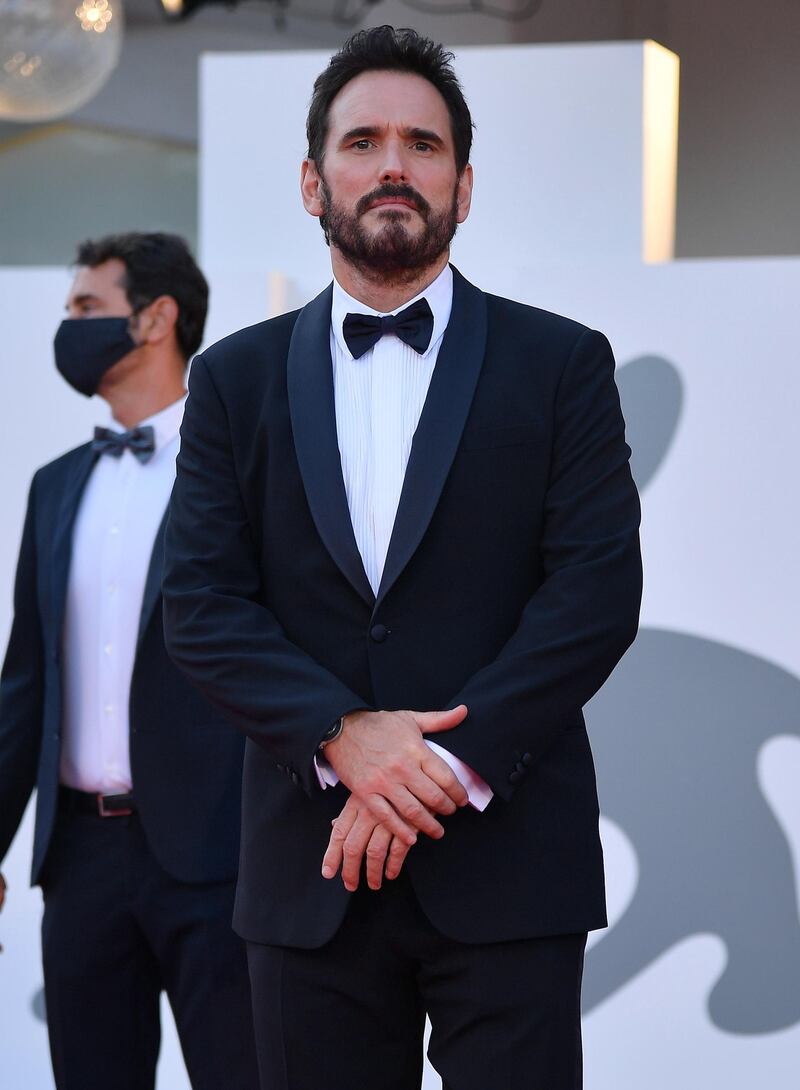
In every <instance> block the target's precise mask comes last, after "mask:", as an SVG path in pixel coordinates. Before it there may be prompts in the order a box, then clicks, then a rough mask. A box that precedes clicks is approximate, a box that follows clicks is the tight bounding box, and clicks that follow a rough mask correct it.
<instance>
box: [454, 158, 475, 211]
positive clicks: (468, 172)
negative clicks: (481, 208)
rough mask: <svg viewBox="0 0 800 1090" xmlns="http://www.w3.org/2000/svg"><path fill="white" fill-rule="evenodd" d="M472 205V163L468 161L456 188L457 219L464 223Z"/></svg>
mask: <svg viewBox="0 0 800 1090" xmlns="http://www.w3.org/2000/svg"><path fill="white" fill-rule="evenodd" d="M471 206H472V163H467V165H466V166H465V167H464V169H463V170H462V171H461V177H460V178H459V179H458V186H457V188H456V221H457V222H458V223H463V222H464V220H465V219H466V218H467V216H468V215H469V210H470V207H471Z"/></svg>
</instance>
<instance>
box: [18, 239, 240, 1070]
mask: <svg viewBox="0 0 800 1090" xmlns="http://www.w3.org/2000/svg"><path fill="white" fill-rule="evenodd" d="M207 296H208V288H207V285H206V282H205V279H204V277H203V275H202V273H201V272H200V270H199V269H198V267H197V265H196V264H195V262H194V260H193V258H192V256H191V254H190V253H189V250H188V248H187V247H186V244H185V243H184V242H183V240H182V239H179V238H176V237H175V236H171V235H163V234H138V233H132V234H127V235H119V236H113V237H109V238H106V239H101V240H99V241H95V242H87V243H84V244H83V245H82V246H81V247H80V248H79V250H78V255H77V262H76V270H75V277H74V280H73V283H72V287H71V289H70V293H69V298H68V301H67V310H68V312H69V317H68V318H67V319H66V320H65V321H64V322H63V323H62V324H61V326H60V328H59V330H58V333H57V334H56V338H55V345H54V347H55V356H56V364H57V367H58V370H59V371H60V373H61V375H62V376H63V377H64V378H65V379H66V381H67V382H69V384H70V385H71V386H73V387H74V388H75V389H76V390H77V391H79V392H80V393H82V394H84V395H86V396H87V397H91V396H92V395H93V394H99V396H100V398H102V399H103V400H105V401H106V402H107V403H108V406H109V408H110V410H111V414H112V416H113V421H112V424H113V426H112V427H111V428H107V427H103V428H99V429H97V431H96V434H95V439H94V441H93V442H86V443H84V444H83V445H82V446H79V447H77V448H76V449H75V450H71V451H69V453H67V454H65V455H63V456H62V457H61V458H58V459H56V460H55V461H54V462H51V463H50V464H49V465H46V466H44V467H43V468H42V469H40V470H39V471H38V472H37V473H36V475H35V477H34V479H33V484H32V486H31V490H30V499H29V503H28V513H27V518H26V522H25V529H24V531H23V539H22V547H21V550H20V557H19V567H18V572H17V582H16V590H15V602H14V608H15V613H14V622H13V626H12V630H11V639H10V642H9V645H8V652H7V654H6V660H5V665H4V668H3V674H2V683H1V684H0V858H2V856H3V855H5V852H6V850H7V848H8V846H9V844H10V842H11V840H12V838H13V836H14V834H15V832H16V829H17V826H18V825H19V821H20V818H21V817H22V813H23V811H24V809H25V805H26V803H27V801H28V798H29V796H30V794H31V791H32V789H33V787H34V785H36V787H37V799H36V827H35V834H34V852H33V881H34V882H38V883H39V884H40V885H41V887H42V892H43V896H44V921H43V929H42V954H43V962H44V980H45V998H46V1007H47V1024H48V1032H49V1037H50V1044H51V1055H52V1060H53V1070H54V1075H55V1082H56V1086H57V1087H58V1090H101V1088H106V1087H111V1086H113V1087H117V1088H120V1090H123V1088H124V1090H128V1088H129V1090H148V1088H150V1090H152V1087H153V1086H154V1084H155V1069H156V1060H157V1056H158V1049H159V1038H160V1028H159V1007H160V995H161V992H162V991H166V993H167V995H168V997H169V1001H170V1004H171V1006H172V1010H173V1013H174V1015H175V1021H176V1024H177V1027H178V1034H179V1037H180V1042H181V1048H182V1051H183V1055H184V1058H185V1060H186V1065H187V1069H188V1072H189V1077H190V1080H191V1084H192V1087H193V1088H194V1090H220V1088H221V1087H225V1088H226V1090H227V1088H236V1090H256V1087H257V1086H258V1075H257V1070H256V1054H255V1042H254V1037H253V1027H252V1015H251V1001H250V988H249V980H248V973H247V961H246V956H245V948H244V944H243V943H242V941H241V939H240V938H238V936H236V935H235V934H234V933H233V930H232V927H231V915H232V911H233V896H234V888H235V877H236V869H237V857H238V846H239V809H240V799H241V773H242V758H243V749H244V740H243V739H242V738H241V736H239V735H237V734H236V732H235V731H232V730H231V729H230V727H229V726H228V725H227V723H226V722H225V721H224V719H223V717H222V715H221V714H220V713H219V712H218V711H217V710H216V709H215V708H214V707H213V706H212V705H211V704H210V703H209V702H208V701H207V700H206V699H205V698H204V697H203V696H202V695H201V694H200V693H199V692H198V691H197V690H196V689H195V688H194V687H193V686H192V685H190V684H189V682H188V681H187V680H186V678H185V677H184V675H183V674H182V673H181V672H180V671H179V670H178V669H177V668H176V667H175V666H174V665H173V663H172V662H171V660H170V659H169V657H168V656H167V652H166V649H165V647H164V636H163V622H162V606H161V591H160V582H161V567H162V561H163V537H164V523H165V515H166V506H167V500H168V498H169V493H170V490H171V487H172V483H173V480H174V476H175V455H176V452H177V447H178V429H179V426H180V420H181V416H182V413H183V404H184V399H185V384H184V380H185V372H186V362H187V360H188V359H189V357H190V355H191V354H192V353H193V352H195V351H196V350H197V347H198V346H199V343H200V340H201V337H202V332H203V325H204V322H205V315H206V306H207ZM12 894H13V891H12ZM20 998H21V997H20Z"/></svg>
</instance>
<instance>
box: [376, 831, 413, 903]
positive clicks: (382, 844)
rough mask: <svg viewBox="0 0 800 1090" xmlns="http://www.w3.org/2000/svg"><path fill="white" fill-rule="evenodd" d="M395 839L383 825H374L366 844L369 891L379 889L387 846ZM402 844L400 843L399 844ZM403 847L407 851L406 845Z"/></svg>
mask: <svg viewBox="0 0 800 1090" xmlns="http://www.w3.org/2000/svg"><path fill="white" fill-rule="evenodd" d="M395 839H396V838H395V837H393V836H392V834H391V833H390V832H389V830H388V829H387V828H386V826H385V825H376V826H375V828H374V829H373V831H372V836H371V837H370V838H369V843H368V844H367V851H366V857H367V868H366V869H367V885H368V886H369V888H370V889H380V888H381V882H382V881H383V866H384V863H385V862H386V855H387V853H388V851H389V845H390V844H391V843H392V842H393V841H394V840H395ZM400 843H402V841H401V842H400ZM403 847H404V848H406V850H408V847H407V845H406V844H403Z"/></svg>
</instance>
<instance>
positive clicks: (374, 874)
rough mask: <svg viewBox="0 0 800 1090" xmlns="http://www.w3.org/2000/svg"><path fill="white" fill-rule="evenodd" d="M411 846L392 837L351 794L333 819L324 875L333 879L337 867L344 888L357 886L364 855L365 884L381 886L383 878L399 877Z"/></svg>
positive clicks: (352, 889)
mask: <svg viewBox="0 0 800 1090" xmlns="http://www.w3.org/2000/svg"><path fill="white" fill-rule="evenodd" d="M410 849H411V845H410V844H407V843H405V841H403V840H400V839H399V837H396V836H393V835H392V833H391V832H390V831H389V830H388V829H387V828H386V826H385V825H383V824H382V823H381V822H379V821H376V820H375V818H374V817H373V815H372V813H371V812H370V811H369V810H368V809H367V808H366V807H364V806H360V805H359V803H358V801H357V800H356V799H355V797H354V796H353V795H351V796H350V798H349V799H348V800H347V802H346V803H345V806H344V809H343V810H342V812H341V814H339V816H338V817H337V818H335V819H334V821H333V829H332V830H331V836H330V840H329V841H328V848H327V850H326V852H325V856H324V858H323V860H322V876H323V878H335V877H336V874H337V873H338V871H339V869H340V868H341V872H342V881H343V882H344V885H345V889H347V890H349V891H350V892H351V893H352V892H354V891H355V890H356V889H358V883H359V878H360V876H361V865H362V863H363V861H364V859H365V858H366V864H367V865H366V871H367V885H368V886H369V888H370V889H380V888H381V883H382V881H383V879H384V877H386V878H388V879H393V878H396V877H397V876H398V874H399V873H400V871H401V870H402V867H403V862H404V861H405V858H406V856H407V855H408V853H409V851H410Z"/></svg>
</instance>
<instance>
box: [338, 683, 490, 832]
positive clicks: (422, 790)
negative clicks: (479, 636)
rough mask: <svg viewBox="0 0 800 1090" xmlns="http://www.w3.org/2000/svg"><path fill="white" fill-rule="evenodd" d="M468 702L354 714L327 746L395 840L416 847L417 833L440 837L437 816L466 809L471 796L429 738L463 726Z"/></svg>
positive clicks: (360, 800)
mask: <svg viewBox="0 0 800 1090" xmlns="http://www.w3.org/2000/svg"><path fill="white" fill-rule="evenodd" d="M466 715H467V709H466V707H465V706H464V705H463V704H459V706H458V707H457V708H453V709H452V710H451V711H443V712H412V711H395V712H369V711H358V712H352V713H351V714H350V715H347V716H346V717H345V723H344V728H343V730H342V732H341V734H340V735H339V737H338V738H336V739H335V740H334V741H333V742H330V743H328V745H327V746H326V747H325V758H326V760H327V761H329V762H330V764H331V766H332V768H333V769H334V771H335V772H336V774H337V775H338V777H339V779H340V780H341V781H342V783H344V785H345V786H346V787H349V789H350V791H351V792H352V794H353V795H354V796H355V798H356V800H357V801H358V803H359V804H360V806H361V807H362V808H366V809H368V810H369V811H370V812H371V813H372V815H373V816H374V817H375V819H376V821H378V822H380V823H382V824H383V825H385V827H386V828H387V830H389V831H390V832H391V833H392V834H393V835H394V836H397V837H399V838H400V839H401V840H403V841H404V842H405V843H406V844H413V843H414V841H415V839H416V831H417V830H418V831H419V832H422V833H425V834H426V835H427V836H430V837H433V838H434V839H437V840H438V839H439V838H440V837H442V836H444V828H443V826H442V825H441V824H440V823H439V822H438V821H437V820H436V818H435V817H434V816H433V815H434V814H452V813H454V812H455V810H456V809H457V808H458V807H459V806H466V804H467V802H468V801H469V800H468V797H467V792H466V790H465V788H464V786H463V785H462V784H461V782H460V781H459V779H458V778H457V777H456V775H455V773H454V772H453V771H452V769H451V768H450V767H449V765H448V764H447V763H446V761H443V760H442V758H441V757H439V756H438V755H437V754H435V753H433V752H432V751H431V750H430V749H429V748H428V746H426V745H425V741H424V738H423V734H437V733H439V732H441V731H447V730H452V728H453V727H457V726H458V724H459V723H461V722H463V720H464V719H465V717H466Z"/></svg>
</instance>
